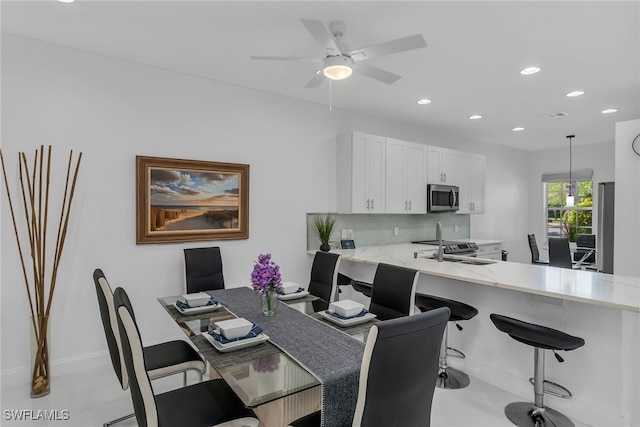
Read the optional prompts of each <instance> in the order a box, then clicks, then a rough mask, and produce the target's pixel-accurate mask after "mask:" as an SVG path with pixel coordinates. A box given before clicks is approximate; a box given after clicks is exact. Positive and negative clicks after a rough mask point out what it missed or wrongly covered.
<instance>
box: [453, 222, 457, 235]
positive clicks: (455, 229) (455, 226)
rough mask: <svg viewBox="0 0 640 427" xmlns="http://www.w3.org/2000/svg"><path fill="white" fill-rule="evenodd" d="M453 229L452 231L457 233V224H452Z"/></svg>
mask: <svg viewBox="0 0 640 427" xmlns="http://www.w3.org/2000/svg"><path fill="white" fill-rule="evenodd" d="M453 231H454V232H455V233H457V232H458V224H454V225H453Z"/></svg>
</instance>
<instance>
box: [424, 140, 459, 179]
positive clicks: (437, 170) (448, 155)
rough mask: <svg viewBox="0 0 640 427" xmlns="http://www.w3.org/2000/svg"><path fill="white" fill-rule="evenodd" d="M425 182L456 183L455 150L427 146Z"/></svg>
mask: <svg viewBox="0 0 640 427" xmlns="http://www.w3.org/2000/svg"><path fill="white" fill-rule="evenodd" d="M427 150H428V151H427V161H428V165H427V182H428V183H429V184H446V185H456V184H457V174H456V171H457V167H458V165H457V151H456V150H451V149H449V148H443V147H434V146H431V145H430V146H428V148H427Z"/></svg>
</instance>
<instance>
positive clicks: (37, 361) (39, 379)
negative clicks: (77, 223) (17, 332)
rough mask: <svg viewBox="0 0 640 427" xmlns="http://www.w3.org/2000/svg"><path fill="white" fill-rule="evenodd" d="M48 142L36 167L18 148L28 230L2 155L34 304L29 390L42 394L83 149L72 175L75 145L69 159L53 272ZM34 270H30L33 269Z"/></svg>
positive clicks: (38, 154) (46, 390)
mask: <svg viewBox="0 0 640 427" xmlns="http://www.w3.org/2000/svg"><path fill="white" fill-rule="evenodd" d="M44 157H45V152H44V146H42V145H41V146H40V149H39V150H38V149H36V150H35V156H34V159H33V164H32V167H31V168H29V164H28V162H27V156H26V154H25V153H24V152H20V153H18V164H19V171H20V190H21V194H22V205H23V209H24V218H25V220H26V221H25V223H26V236H25V235H23V234H22V235H21V233H20V232H19V230H18V224H17V222H16V214H15V211H14V208H13V201H12V198H11V191H10V190H9V183H8V181H7V172H6V168H5V164H4V156H3V155H2V150H0V160H1V161H2V175H3V178H4V183H5V189H6V191H7V198H8V200H9V209H10V211H11V219H12V221H13V229H14V232H15V236H16V243H17V245H18V253H19V256H20V264H21V266H22V273H23V276H24V283H25V288H26V290H27V297H28V299H29V309H30V310H31V322H32V331H33V341H32V363H33V365H32V369H33V371H32V378H31V396H32V397H39V396H44V395H46V394H48V393H49V390H50V383H49V380H50V372H49V361H50V360H49V343H48V341H47V329H48V323H49V313H50V312H51V303H52V302H53V295H54V291H55V289H56V279H57V277H58V267H59V265H60V259H61V258H62V251H63V249H64V242H65V239H66V237H67V230H68V227H69V217H70V216H71V215H70V214H71V203H72V201H73V195H74V192H75V188H76V181H77V179H78V170H79V169H80V161H81V160H82V153H80V154H79V155H78V156H77V160H76V164H75V171H74V172H73V178H72V175H71V172H72V169H71V166H72V163H73V162H72V160H73V157H74V156H73V150H71V151H70V152H69V161H68V164H67V177H66V180H65V185H64V195H63V199H62V204H61V208H60V220H59V222H58V232H57V235H56V240H55V248H54V250H53V261H52V263H51V272H50V273H49V272H48V270H47V268H48V266H47V255H48V247H47V224H48V219H49V191H50V183H51V146H48V150H47V159H46V165H45V163H44V160H45V159H44ZM21 237H22V242H23V243H25V246H27V247H28V249H27V250H28V251H29V253H30V255H31V266H30V267H31V268H30V269H28V268H27V266H26V264H25V257H24V255H23V248H22V245H21ZM29 270H30V271H29Z"/></svg>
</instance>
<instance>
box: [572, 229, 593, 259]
mask: <svg viewBox="0 0 640 427" xmlns="http://www.w3.org/2000/svg"><path fill="white" fill-rule="evenodd" d="M576 246H577V247H576V251H575V252H574V253H573V261H574V262H578V261H580V260H581V259H582V258H583V257H585V259H584V260H583V261H582V263H583V264H593V263H595V262H596V254H595V253H594V251H593V250H594V249H595V248H596V236H595V234H580V235H579V236H578V238H577V239H576Z"/></svg>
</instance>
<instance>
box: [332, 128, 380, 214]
mask: <svg viewBox="0 0 640 427" xmlns="http://www.w3.org/2000/svg"><path fill="white" fill-rule="evenodd" d="M337 154H338V159H337V167H338V171H337V172H338V173H337V175H338V176H337V187H338V188H337V210H338V212H339V213H384V211H385V164H386V138H384V137H382V136H376V135H369V134H365V133H361V132H353V133H350V134H346V135H340V136H339V137H338V150H337Z"/></svg>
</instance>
